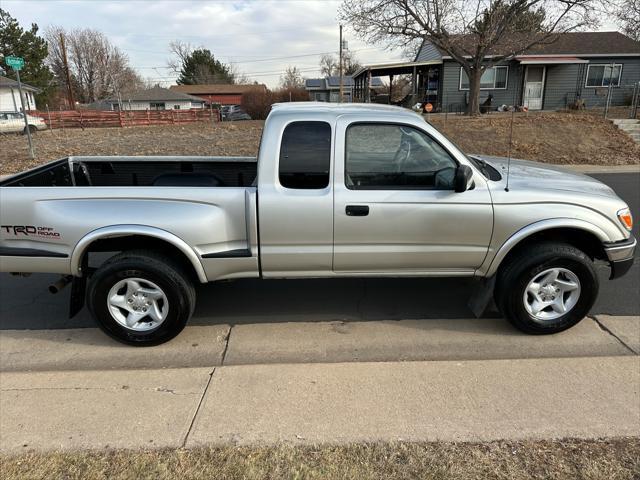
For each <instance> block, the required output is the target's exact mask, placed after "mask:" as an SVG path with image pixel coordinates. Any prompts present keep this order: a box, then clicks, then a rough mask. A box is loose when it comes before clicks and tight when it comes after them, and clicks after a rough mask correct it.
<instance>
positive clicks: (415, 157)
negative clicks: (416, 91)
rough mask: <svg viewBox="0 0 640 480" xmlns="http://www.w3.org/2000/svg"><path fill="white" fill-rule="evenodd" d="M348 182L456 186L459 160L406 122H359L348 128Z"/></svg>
mask: <svg viewBox="0 0 640 480" xmlns="http://www.w3.org/2000/svg"><path fill="white" fill-rule="evenodd" d="M345 163H346V166H345V169H346V172H345V173H346V175H345V178H346V186H347V188H350V189H352V190H367V189H369V190H372V189H378V190H381V189H386V190H398V189H436V190H450V189H453V178H454V176H455V170H456V167H457V163H456V162H455V160H453V158H451V156H450V155H449V154H448V153H447V151H446V150H445V149H444V148H442V147H441V146H440V144H438V143H437V142H436V141H435V140H433V139H432V138H431V137H429V136H428V135H427V134H425V133H424V132H422V131H420V130H418V129H417V128H413V127H410V126H407V125H393V124H384V123H358V124H354V125H351V126H350V127H349V128H348V129H347V146H346V157H345Z"/></svg>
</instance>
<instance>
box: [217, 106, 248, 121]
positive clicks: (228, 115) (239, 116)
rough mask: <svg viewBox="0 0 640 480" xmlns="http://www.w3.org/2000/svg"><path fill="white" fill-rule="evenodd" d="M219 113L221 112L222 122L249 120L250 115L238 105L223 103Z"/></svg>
mask: <svg viewBox="0 0 640 480" xmlns="http://www.w3.org/2000/svg"><path fill="white" fill-rule="evenodd" d="M220 113H221V114H222V121H224V122H234V121H236V120H251V116H250V115H249V114H248V113H247V112H245V111H244V110H243V109H242V107H241V106H240V105H224V106H223V107H222V108H221V110H220Z"/></svg>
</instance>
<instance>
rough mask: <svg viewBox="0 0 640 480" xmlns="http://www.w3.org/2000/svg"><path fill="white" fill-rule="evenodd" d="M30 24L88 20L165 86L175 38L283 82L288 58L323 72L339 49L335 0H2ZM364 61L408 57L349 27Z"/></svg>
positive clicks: (261, 77)
mask: <svg viewBox="0 0 640 480" xmlns="http://www.w3.org/2000/svg"><path fill="white" fill-rule="evenodd" d="M0 3H1V4H2V8H3V9H5V10H8V11H9V13H10V14H11V15H12V16H13V17H15V18H17V19H18V21H19V22H20V24H21V25H23V26H24V27H27V26H28V25H30V24H31V23H32V22H35V23H37V24H38V26H39V27H40V28H41V29H44V28H46V27H47V26H48V25H60V26H62V27H64V28H78V27H90V28H95V29H98V30H101V31H102V32H104V33H105V34H106V35H107V36H108V37H109V38H110V39H111V41H112V42H113V43H114V44H115V45H117V46H118V47H119V48H121V49H122V50H123V51H124V52H125V53H126V54H127V55H128V56H129V59H130V61H131V65H132V66H133V67H134V68H135V69H136V70H137V71H138V72H139V73H140V74H141V75H142V76H143V77H145V78H150V79H152V80H153V81H154V82H158V83H160V84H161V85H164V86H167V85H171V84H173V83H174V80H175V77H174V76H172V75H171V73H170V71H169V70H168V69H167V68H166V67H167V60H168V59H169V58H170V54H169V48H168V45H169V42H170V41H171V40H182V41H184V42H189V43H191V44H193V45H194V46H204V47H206V48H208V49H209V50H211V51H212V52H213V53H214V55H215V56H216V57H217V58H219V59H220V60H222V61H224V62H225V63H228V62H234V63H235V64H236V65H237V67H238V69H239V70H240V71H241V72H243V73H245V74H246V75H247V76H248V77H249V78H250V79H251V80H256V81H258V82H261V83H266V84H267V85H269V86H270V87H274V86H277V84H278V81H279V78H280V75H281V74H282V72H283V71H284V69H285V68H286V67H287V65H295V66H297V67H298V68H299V69H300V70H301V71H302V74H303V75H304V76H305V77H314V76H318V75H319V73H320V72H319V69H318V61H319V59H320V56H321V54H322V53H337V50H338V47H339V42H338V21H337V9H338V7H339V5H340V1H337V0H172V1H162V0H115V1H114V0H2V1H1V2H0ZM345 39H346V40H348V42H349V48H350V50H352V51H354V53H355V55H356V56H357V57H358V59H359V60H360V61H361V63H385V62H392V61H397V60H400V59H403V56H402V52H401V51H394V52H390V51H385V50H384V48H383V47H384V46H383V45H380V46H372V45H367V44H365V43H363V42H361V41H358V40H357V39H356V38H355V36H354V35H353V34H352V32H349V31H348V30H345Z"/></svg>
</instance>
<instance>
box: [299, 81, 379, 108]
mask: <svg viewBox="0 0 640 480" xmlns="http://www.w3.org/2000/svg"><path fill="white" fill-rule="evenodd" d="M342 78H343V80H342V89H343V94H344V101H345V102H351V101H352V94H353V85H354V82H353V77H351V76H343V77H342ZM370 87H371V88H372V89H374V90H375V89H376V88H382V87H384V84H383V83H382V80H381V79H379V78H377V77H374V78H372V79H371V85H370ZM304 88H305V90H307V91H308V92H309V99H310V100H313V101H316V102H332V103H336V102H338V101H339V99H340V77H339V76H329V77H325V78H309V79H307V80H305V81H304Z"/></svg>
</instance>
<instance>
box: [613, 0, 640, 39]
mask: <svg viewBox="0 0 640 480" xmlns="http://www.w3.org/2000/svg"><path fill="white" fill-rule="evenodd" d="M614 14H615V16H616V18H617V19H618V22H619V23H620V26H621V27H622V32H623V33H624V34H625V35H627V36H629V37H631V38H633V39H634V40H635V41H637V42H640V0H622V1H621V2H620V3H619V4H618V5H616V6H615V7H614Z"/></svg>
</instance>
